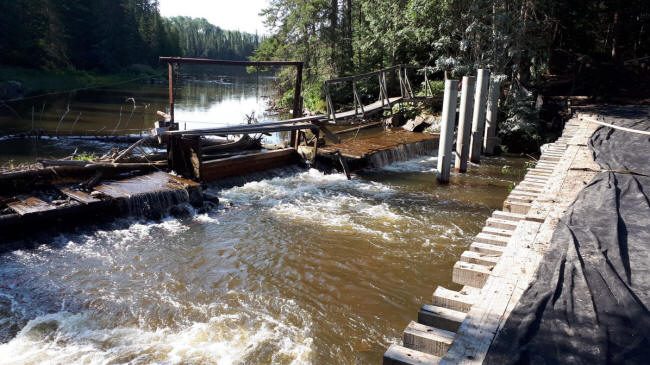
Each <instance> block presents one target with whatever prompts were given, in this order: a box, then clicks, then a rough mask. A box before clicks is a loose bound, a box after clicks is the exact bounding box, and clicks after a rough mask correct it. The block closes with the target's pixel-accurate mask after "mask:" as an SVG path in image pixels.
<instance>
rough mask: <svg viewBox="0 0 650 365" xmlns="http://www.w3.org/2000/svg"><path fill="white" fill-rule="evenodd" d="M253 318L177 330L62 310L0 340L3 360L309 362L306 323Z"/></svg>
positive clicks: (217, 319)
mask: <svg viewBox="0 0 650 365" xmlns="http://www.w3.org/2000/svg"><path fill="white" fill-rule="evenodd" d="M293 309H295V308H293ZM251 317H252V315H251V314H250V313H245V312H243V313H237V314H223V315H217V316H213V317H211V318H210V319H209V320H208V321H206V322H195V323H192V324H190V325H187V326H184V327H182V328H179V329H171V328H160V329H154V330H143V329H141V328H137V327H120V326H117V327H110V328H106V327H105V326H104V325H103V324H102V323H100V322H98V321H97V320H96V319H95V318H94V316H93V314H92V313H90V312H82V313H76V314H75V313H70V312H66V311H61V312H56V313H52V314H46V315H43V316H39V317H37V318H35V319H32V320H30V321H29V322H28V323H27V324H26V325H25V326H24V327H23V329H22V330H21V331H20V332H19V333H18V335H17V336H16V337H15V338H13V339H12V340H11V341H9V342H8V343H5V344H0V359H3V360H2V363H4V364H107V363H127V362H128V363H136V364H137V363H161V362H162V363H169V364H206V363H218V364H244V363H246V359H247V358H248V357H249V356H256V357H257V356H260V353H262V354H261V355H262V357H265V358H268V359H269V360H270V361H271V362H273V363H284V364H306V363H309V361H310V356H311V351H312V349H311V347H312V339H311V337H309V330H308V326H307V327H305V328H298V327H293V326H289V325H287V324H285V323H284V322H283V321H282V320H277V319H275V318H274V317H272V316H270V315H268V314H263V313H261V314H259V313H258V314H257V315H256V317H255V318H254V323H252V324H251V323H250V322H251V319H252V318H251ZM269 348H270V349H271V350H272V351H271V353H268V354H264V352H267V351H268V350H269Z"/></svg>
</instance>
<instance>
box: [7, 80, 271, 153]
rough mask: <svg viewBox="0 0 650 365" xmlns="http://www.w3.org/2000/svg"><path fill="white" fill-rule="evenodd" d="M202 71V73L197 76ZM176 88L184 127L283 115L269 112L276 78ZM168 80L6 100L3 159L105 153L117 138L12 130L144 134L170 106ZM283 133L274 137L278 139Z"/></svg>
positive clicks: (198, 82)
mask: <svg viewBox="0 0 650 365" xmlns="http://www.w3.org/2000/svg"><path fill="white" fill-rule="evenodd" d="M193 76H197V75H193ZM179 85H180V86H179V87H178V89H177V91H176V106H175V116H176V120H177V121H179V122H180V128H181V129H196V128H209V127H217V126H224V125H233V124H242V123H246V120H247V119H246V115H251V114H254V115H255V117H256V118H257V119H258V120H259V121H260V122H262V123H263V122H268V121H275V120H279V118H280V117H281V116H279V115H273V114H269V113H267V112H266V108H267V101H268V100H269V96H272V95H273V87H274V86H273V78H272V77H267V76H260V77H259V78H258V77H251V76H238V75H225V76H219V77H218V78H216V79H214V78H210V77H206V78H195V79H192V80H189V79H186V80H185V81H184V82H183V83H179ZM167 92H168V88H167V85H166V84H125V85H120V86H113V87H106V88H100V89H91V90H84V91H76V92H72V93H64V94H56V95H51V96H46V97H40V98H36V99H27V100H25V101H19V102H10V103H7V105H3V104H0V164H2V163H6V162H8V161H10V160H11V161H16V162H25V161H34V160H35V159H36V158H39V157H41V158H43V157H62V156H67V155H70V154H71V153H72V152H74V150H75V149H76V148H78V149H79V150H80V151H81V150H83V151H88V152H96V153H104V152H106V151H107V150H108V149H110V147H111V146H112V144H111V143H98V142H97V141H83V140H79V139H73V140H71V139H65V138H44V139H39V140H36V139H34V138H31V139H7V138H6V137H3V136H7V135H13V134H17V133H25V132H29V131H31V130H44V131H47V132H49V133H48V134H49V135H50V136H57V135H58V134H99V135H102V134H133V133H135V134H139V133H140V131H141V130H143V129H144V130H148V129H151V128H152V127H153V124H154V122H155V121H156V120H157V119H158V117H157V116H156V111H157V110H161V111H167V110H168V96H167ZM277 138H278V136H274V138H271V142H275V141H276V140H277Z"/></svg>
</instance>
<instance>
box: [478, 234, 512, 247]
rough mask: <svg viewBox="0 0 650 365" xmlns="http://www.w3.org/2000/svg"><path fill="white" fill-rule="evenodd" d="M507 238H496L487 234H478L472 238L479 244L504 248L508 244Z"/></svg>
mask: <svg viewBox="0 0 650 365" xmlns="http://www.w3.org/2000/svg"><path fill="white" fill-rule="evenodd" d="M508 240H509V237H502V236H497V235H493V234H489V233H479V234H477V235H476V237H474V241H476V242H481V243H489V244H491V245H498V246H505V245H506V244H507V243H508Z"/></svg>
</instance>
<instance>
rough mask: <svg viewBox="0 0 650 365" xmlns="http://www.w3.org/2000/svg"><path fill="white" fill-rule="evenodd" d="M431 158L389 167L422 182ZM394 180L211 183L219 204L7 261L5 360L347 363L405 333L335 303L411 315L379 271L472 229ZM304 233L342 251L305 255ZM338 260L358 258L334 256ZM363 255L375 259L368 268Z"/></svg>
mask: <svg viewBox="0 0 650 365" xmlns="http://www.w3.org/2000/svg"><path fill="white" fill-rule="evenodd" d="M435 162H436V160H435V157H420V158H417V159H414V160H409V161H406V162H399V163H394V164H392V165H388V166H384V167H383V168H382V169H381V171H388V172H393V171H395V172H412V173H425V172H430V170H431V169H433V168H434V166H435ZM386 175H390V174H386ZM411 176H412V175H411ZM386 180H387V181H395V180H391V179H386ZM391 184H392V183H391ZM391 184H389V183H381V182H374V181H369V180H367V179H365V178H363V177H355V178H354V179H352V180H347V179H346V177H345V176H344V175H341V174H338V175H325V174H323V173H321V172H319V171H317V170H313V169H312V170H307V171H303V172H299V173H296V174H294V175H292V176H282V177H276V178H272V179H265V180H261V181H257V182H250V183H247V184H245V185H243V186H240V187H234V188H229V189H223V190H219V189H218V188H215V187H212V190H213V191H214V192H215V193H216V194H218V195H219V197H220V199H221V201H222V203H223V204H222V208H221V209H218V210H213V211H210V212H208V213H201V214H199V213H197V212H196V211H193V210H191V209H190V211H192V212H193V214H192V215H191V216H190V217H185V218H181V219H175V218H165V219H163V220H161V221H148V220H143V219H139V220H136V219H132V220H122V221H120V222H117V223H116V224H114V225H112V226H109V227H106V226H102V227H100V228H99V229H97V230H94V231H82V232H78V233H74V234H65V235H59V236H56V237H51V238H47V239H44V240H43V242H40V243H42V244H41V245H36V248H35V249H32V250H18V251H13V252H11V253H8V254H5V255H3V256H0V318H2V319H0V342H2V341H4V342H5V343H4V344H0V363H3V361H6V362H7V363H10V364H24V363H26V364H41V363H45V364H48V363H50V364H59V363H71V364H77V363H86V364H95V363H97V364H100V363H101V364H105V363H133V364H136V363H165V364H202V363H219V364H240V363H241V364H245V363H279V364H303V363H305V364H306V363H311V362H312V361H314V359H316V361H317V362H323V361H322V360H323V359H326V360H332V359H344V360H342V361H343V362H346V363H349V362H354V359H355V356H358V355H359V351H360V350H359V349H366V350H363V351H367V349H369V348H372V349H373V350H372V351H374V349H375V348H383V347H384V346H385V345H386V344H387V343H391V342H394V341H396V338H395V337H394V336H393V335H394V334H388V335H387V333H388V332H389V331H390V330H391V328H392V327H391V328H388V327H386V326H388V325H389V324H390V323H389V322H384V321H383V320H382V319H381V318H379V317H369V316H368V315H367V313H359V312H355V310H356V309H355V308H356V307H355V306H356V302H355V300H353V299H349V298H345V297H339V295H343V296H347V297H352V296H354V295H353V294H355V293H362V294H360V297H362V298H370V299H368V300H369V302H366V303H365V304H364V306H370V307H373V308H375V306H376V308H377V310H390V309H391V308H397V307H403V306H404V303H402V302H400V301H401V300H402V299H403V298H406V300H409V298H408V297H407V296H406V294H405V293H404V292H402V291H401V289H402V288H403V287H404V284H403V283H401V282H400V281H399V280H395V282H392V280H393V278H391V277H384V276H382V272H379V271H377V269H376V267H375V266H382V267H385V265H386V263H388V262H390V263H391V264H393V263H395V262H398V263H399V262H405V263H406V264H404V265H405V266H404V267H407V268H409V267H410V266H411V263H414V262H422V261H423V260H428V261H427V262H430V261H431V260H432V258H433V257H434V256H436V255H443V254H444V253H445V252H449V251H446V250H453V246H454V244H455V243H456V242H459V241H463V240H465V239H469V238H468V237H467V236H468V233H467V232H465V231H464V229H463V228H467V227H466V226H463V228H461V227H459V226H457V225H455V224H454V223H449V222H448V221H449V220H451V219H453V218H454V212H453V209H455V208H454V205H453V204H451V205H450V204H449V203H445V202H444V200H445V199H447V198H443V199H439V198H436V197H433V198H432V196H433V194H432V193H430V192H427V191H422V190H421V189H420V190H417V191H414V190H413V189H408V188H407V189H405V188H403V187H402V186H399V185H397V184H395V185H391ZM231 204H232V207H231V206H230V205H231ZM449 206H451V208H449ZM470 213H471V212H470ZM464 214H467V213H464ZM441 217H442V218H441ZM275 218H281V219H275ZM251 222H252V223H254V224H255V226H252V227H251V226H250V225H252V223H251ZM258 223H259V225H258ZM285 224H286V226H285ZM308 224H315V225H317V226H318V227H317V229H316V232H317V234H322V235H327V236H328V237H327V238H328V239H330V241H331V242H334V241H337V240H338V241H339V242H335V243H336V244H337V245H338V246H337V249H336V250H332V249H328V248H327V247H321V246H326V245H321V246H315V245H312V246H311V247H309V249H307V250H305V251H302V249H303V248H302V247H305V246H302V244H303V242H302V241H300V240H301V239H302V238H300V237H303V232H302V231H301V229H302V227H305V226H307V225H308ZM287 227H288V229H289V230H287ZM294 227H296V228H295V230H294ZM321 227H325V229H322V228H321ZM330 233H332V235H330ZM342 237H345V240H343V239H339V238H342ZM348 238H350V240H349V241H348V240H347V239H348ZM314 241H315V242H316V244H320V243H321V241H319V240H314ZM342 241H345V242H344V243H343V244H341V242H342ZM294 242H299V243H298V244H294ZM322 242H329V241H322ZM467 242H469V241H467ZM308 244H312V243H311V242H309V243H308ZM346 245H347V246H348V247H353V249H350V250H349V251H347V247H345V246H346ZM332 246H334V244H332ZM328 250H332V251H328ZM307 251H309V252H307ZM342 252H344V253H345V255H346V256H345V257H346V258H347V257H352V258H354V259H353V260H347V259H345V260H341V261H340V262H339V261H336V259H337V258H338V256H337V255H339V254H341V255H343V254H342ZM368 252H371V253H372V254H371V255H370V256H371V257H373V258H374V260H364V259H363V258H364V257H365V256H364V255H368ZM454 254H455V255H457V253H454ZM341 257H343V256H341ZM332 258H334V260H333V259H332ZM320 260H322V261H320ZM413 272H414V273H415V272H417V271H416V270H413ZM354 275H358V276H359V278H360V279H362V280H359V282H358V283H355V282H353V280H350V279H349V278H351V277H354ZM289 278H291V279H289ZM291 280H295V281H291ZM400 280H401V279H400ZM343 282H346V284H345V285H342V284H341V283H343ZM386 282H389V283H392V284H390V285H392V286H390V285H388V284H385V283H386ZM340 293H343V294H340ZM303 295H304V296H307V297H304V296H303ZM330 297H331V298H333V299H331V300H330V299H327V298H330ZM289 298H295V299H296V300H297V301H298V302H299V303H296V302H294V300H292V299H289ZM322 298H325V299H322ZM396 298H400V299H399V300H397V299H396ZM348 299H349V300H348ZM332 301H335V303H336V306H337V309H336V311H338V314H337V315H336V317H337V318H335V319H330V318H329V317H332V314H333V312H332V309H331V308H330V307H331V306H332ZM339 306H340V308H343V309H340V308H339ZM364 308H365V307H364ZM342 311H344V312H345V314H344V315H339V314H340V312H342ZM378 313H379V312H378ZM312 316H313V318H312ZM314 323H316V324H314ZM323 335H324V336H323ZM341 338H345V339H346V340H345V341H346V342H345V344H342V343H337V341H339V340H340V339H341ZM313 339H316V345H314V340H313ZM324 354H325V355H324ZM5 359H9V360H5ZM356 359H357V360H358V359H359V357H357V358H356ZM361 359H365V358H361ZM318 360H321V361H318ZM326 362H327V361H326ZM357 362H359V361H357ZM361 362H363V361H361Z"/></svg>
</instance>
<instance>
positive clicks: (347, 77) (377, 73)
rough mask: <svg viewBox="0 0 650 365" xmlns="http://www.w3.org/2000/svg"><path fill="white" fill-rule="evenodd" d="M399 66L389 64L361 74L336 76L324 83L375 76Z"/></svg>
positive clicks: (399, 66)
mask: <svg viewBox="0 0 650 365" xmlns="http://www.w3.org/2000/svg"><path fill="white" fill-rule="evenodd" d="M401 67H403V65H395V66H390V67H386V68H383V69H381V70H376V71H371V72H366V73H362V74H358V75H352V76H343V77H337V78H335V79H329V80H325V83H326V84H338V83H341V82H346V81H356V80H360V79H365V78H368V77H372V76H375V75H379V74H381V73H384V72H388V71H392V70H394V69H397V68H401Z"/></svg>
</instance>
